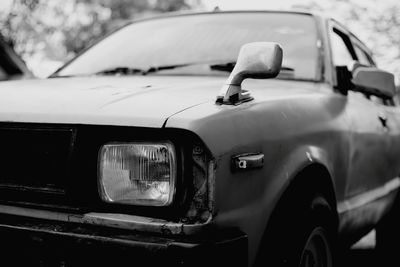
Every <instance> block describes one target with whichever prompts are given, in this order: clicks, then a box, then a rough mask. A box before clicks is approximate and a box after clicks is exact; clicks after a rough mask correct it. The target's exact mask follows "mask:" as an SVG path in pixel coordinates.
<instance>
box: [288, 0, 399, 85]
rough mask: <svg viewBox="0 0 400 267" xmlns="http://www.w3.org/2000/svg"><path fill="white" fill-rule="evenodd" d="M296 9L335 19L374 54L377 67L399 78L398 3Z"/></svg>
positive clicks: (317, 4) (346, 2)
mask: <svg viewBox="0 0 400 267" xmlns="http://www.w3.org/2000/svg"><path fill="white" fill-rule="evenodd" d="M296 7H297V8H303V9H309V10H315V11H319V12H323V13H326V14H327V15H329V16H332V15H333V16H334V17H335V18H337V20H339V21H341V22H342V23H343V24H345V25H346V27H348V28H349V29H350V30H351V31H352V32H353V33H354V34H356V35H357V36H358V37H359V38H360V39H361V40H362V41H364V42H365V43H366V45H367V46H368V47H370V48H371V50H372V51H374V52H375V55H374V56H375V59H376V60H377V62H378V66H379V67H381V68H383V69H387V70H389V71H391V72H394V73H395V74H396V78H397V79H399V77H400V64H399V62H400V4H399V2H398V0H393V1H391V0H385V1H380V2H376V1H372V0H364V1H357V0H337V1H315V0H314V1H312V2H309V3H307V4H301V5H297V6H296Z"/></svg>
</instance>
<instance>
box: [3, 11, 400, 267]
mask: <svg viewBox="0 0 400 267" xmlns="http://www.w3.org/2000/svg"><path fill="white" fill-rule="evenodd" d="M398 105H399V102H398V100H397V98H396V89H395V84H394V76H393V75H392V74H390V73H388V72H385V71H382V70H380V69H378V68H377V67H376V64H375V62H374V60H373V57H372V53H371V52H370V50H369V49H368V48H367V47H366V46H365V45H364V44H363V43H362V42H361V41H360V40H359V39H358V38H357V37H355V35H353V34H352V33H350V32H349V31H348V30H347V29H346V28H345V27H344V26H342V25H341V24H340V23H338V22H336V21H335V20H333V19H330V18H326V17H324V16H322V15H318V14H312V13H307V12H297V11H231V12H205V13H194V14H193V13H185V14H169V15H162V16H159V17H156V18H151V19H143V20H139V21H134V22H133V23H130V24H128V25H127V26H124V27H123V28H121V29H119V30H117V31H115V32H114V33H112V34H110V35H108V36H106V37H104V38H103V39H102V40H100V41H99V42H98V43H96V44H95V45H93V46H91V47H90V48H88V49H86V50H85V51H83V52H82V53H81V54H80V55H78V56H77V57H76V58H75V59H73V60H72V61H70V62H68V63H67V64H65V65H64V66H63V67H62V68H61V69H59V70H58V71H56V72H55V73H54V74H53V75H51V76H50V77H49V78H47V79H41V80H23V81H9V82H4V83H2V84H0V121H1V123H0V136H1V139H0V144H1V146H0V147H1V151H2V153H1V154H0V165H1V173H0V218H1V219H0V230H1V235H2V240H3V244H6V248H5V249H4V250H3V254H2V257H3V255H4V257H3V259H4V258H7V260H10V261H11V262H12V263H13V264H14V265H18V264H21V265H22V264H24V266H26V265H29V266H32V265H33V263H38V264H39V266H75V265H78V266H81V265H83V266H126V264H131V265H136V264H137V263H140V264H141V265H143V266H160V265H161V264H162V265H163V266H326V267H329V266H333V264H334V262H335V259H338V257H337V255H339V253H340V251H342V248H348V247H350V246H351V245H352V244H354V243H355V242H357V241H358V240H359V239H360V238H361V237H362V236H363V235H365V234H366V233H368V232H369V231H370V230H371V229H374V228H376V234H377V244H376V246H377V248H381V249H382V251H389V250H390V249H391V246H390V242H392V241H393V240H396V238H398V237H400V235H399V234H398V232H399V230H396V229H397V228H398V226H397V225H396V224H397V222H398V216H396V211H398V208H397V207H398V201H397V200H396V199H397V197H396V196H397V192H398V188H399V186H400V180H399V178H397V176H398V174H399V171H400V136H399V135H400V113H399V108H398ZM4 251H5V252H4ZM7 256H8V257H7ZM27 263H29V264H27ZM342 266H345V265H342Z"/></svg>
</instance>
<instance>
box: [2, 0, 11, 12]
mask: <svg viewBox="0 0 400 267" xmlns="http://www.w3.org/2000/svg"><path fill="white" fill-rule="evenodd" d="M12 2H13V0H0V11H7V10H8V9H9V8H10V7H11V4H12Z"/></svg>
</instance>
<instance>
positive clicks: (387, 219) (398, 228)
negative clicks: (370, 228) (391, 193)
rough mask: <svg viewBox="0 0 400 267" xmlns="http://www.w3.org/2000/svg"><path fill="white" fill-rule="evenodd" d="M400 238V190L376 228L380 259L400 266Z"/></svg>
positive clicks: (377, 250)
mask: <svg viewBox="0 0 400 267" xmlns="http://www.w3.org/2000/svg"><path fill="white" fill-rule="evenodd" d="M399 240H400V192H399V193H398V194H397V197H396V199H395V201H394V203H393V205H392V207H391V209H390V210H389V212H388V213H387V214H386V215H385V216H384V218H383V219H382V220H381V221H380V222H379V223H378V225H377V227H376V228H375V241H376V242H375V251H376V254H377V257H378V259H379V261H380V262H381V263H382V262H386V263H390V266H400V259H399V256H398V253H399V252H400V250H399V248H398V245H397V244H398V242H399Z"/></svg>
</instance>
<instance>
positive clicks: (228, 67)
mask: <svg viewBox="0 0 400 267" xmlns="http://www.w3.org/2000/svg"><path fill="white" fill-rule="evenodd" d="M193 65H208V66H209V67H210V69H211V70H216V71H225V72H231V71H232V70H233V68H234V67H235V65H236V61H232V62H226V63H218V64H209V63H207V62H196V63H183V64H175V65H164V66H152V67H149V68H147V69H141V68H131V67H115V68H110V69H106V70H102V71H99V72H97V73H95V74H96V75H116V74H119V75H133V74H141V75H147V74H149V73H156V72H159V71H162V70H172V69H176V68H184V67H187V66H193ZM281 71H289V72H294V69H293V68H290V67H286V66H282V67H281Z"/></svg>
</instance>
